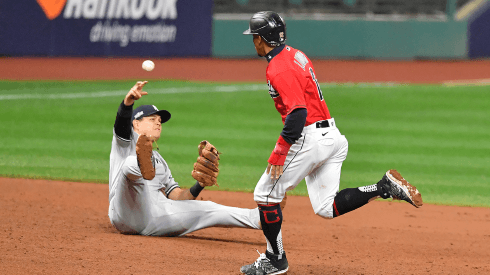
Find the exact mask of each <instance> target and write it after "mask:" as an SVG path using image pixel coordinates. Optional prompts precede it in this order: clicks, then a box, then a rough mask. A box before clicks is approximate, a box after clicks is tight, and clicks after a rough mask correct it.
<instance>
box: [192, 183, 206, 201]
mask: <svg viewBox="0 0 490 275" xmlns="http://www.w3.org/2000/svg"><path fill="white" fill-rule="evenodd" d="M203 189H204V187H202V186H201V185H200V184H199V182H198V181H196V184H194V186H192V187H191V189H189V192H191V195H193V196H194V197H196V198H197V196H199V193H201V191H202V190H203Z"/></svg>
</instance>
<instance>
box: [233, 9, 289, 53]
mask: <svg viewBox="0 0 490 275" xmlns="http://www.w3.org/2000/svg"><path fill="white" fill-rule="evenodd" d="M243 34H258V35H260V36H261V37H262V38H263V39H264V40H265V41H266V42H267V43H269V44H270V45H271V46H274V47H276V46H279V45H281V44H284V43H285V42H286V22H285V21H284V19H282V17H281V16H280V15H279V14H277V13H276V12H273V11H259V12H257V13H256V14H254V15H253V16H252V18H251V19H250V23H249V28H248V30H246V31H244V32H243Z"/></svg>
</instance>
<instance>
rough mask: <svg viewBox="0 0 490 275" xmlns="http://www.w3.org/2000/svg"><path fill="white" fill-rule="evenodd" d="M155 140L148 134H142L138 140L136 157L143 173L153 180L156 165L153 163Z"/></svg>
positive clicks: (146, 177)
mask: <svg viewBox="0 0 490 275" xmlns="http://www.w3.org/2000/svg"><path fill="white" fill-rule="evenodd" d="M152 151H153V142H152V141H151V139H150V138H149V137H147V136H146V135H140V136H139V137H138V141H137V142H136V158H137V159H138V166H139V167H140V171H141V175H142V176H143V178H144V179H145V180H152V179H153V178H154V177H155V167H154V165H153V153H152Z"/></svg>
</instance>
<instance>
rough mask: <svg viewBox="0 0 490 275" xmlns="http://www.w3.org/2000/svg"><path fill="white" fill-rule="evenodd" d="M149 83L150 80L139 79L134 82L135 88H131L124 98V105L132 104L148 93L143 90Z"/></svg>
mask: <svg viewBox="0 0 490 275" xmlns="http://www.w3.org/2000/svg"><path fill="white" fill-rule="evenodd" d="M146 83H148V81H138V82H136V84H134V86H133V88H131V90H129V92H128V94H127V95H126V97H125V98H124V105H126V106H130V105H133V103H134V102H135V101H136V100H138V99H140V98H141V97H142V96H144V95H147V94H148V93H147V92H144V91H143V87H144V86H145V85H146Z"/></svg>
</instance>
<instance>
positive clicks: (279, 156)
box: [268, 136, 291, 165]
mask: <svg viewBox="0 0 490 275" xmlns="http://www.w3.org/2000/svg"><path fill="white" fill-rule="evenodd" d="M289 148H291V144H289V143H287V142H286V141H285V140H284V138H282V136H279V138H278V139H277V143H276V147H274V150H273V151H272V153H271V156H270V157H269V160H268V162H269V163H270V164H272V165H284V162H285V161H286V157H287V156H288V152H289Z"/></svg>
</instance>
